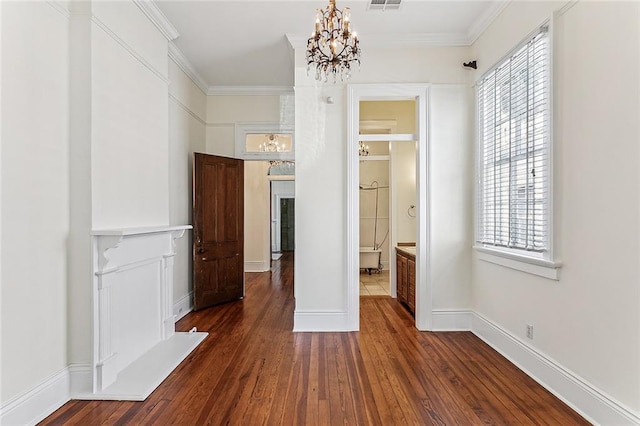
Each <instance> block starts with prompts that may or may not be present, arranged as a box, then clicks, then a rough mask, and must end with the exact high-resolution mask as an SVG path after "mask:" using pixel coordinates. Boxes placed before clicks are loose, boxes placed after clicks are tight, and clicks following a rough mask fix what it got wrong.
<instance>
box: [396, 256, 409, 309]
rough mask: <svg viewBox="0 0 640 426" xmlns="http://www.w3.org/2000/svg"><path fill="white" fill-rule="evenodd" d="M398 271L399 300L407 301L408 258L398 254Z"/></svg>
mask: <svg viewBox="0 0 640 426" xmlns="http://www.w3.org/2000/svg"><path fill="white" fill-rule="evenodd" d="M396 273H397V276H396V278H397V281H396V282H397V283H398V302H402V303H407V258H406V257H404V256H402V255H399V254H398V255H396Z"/></svg>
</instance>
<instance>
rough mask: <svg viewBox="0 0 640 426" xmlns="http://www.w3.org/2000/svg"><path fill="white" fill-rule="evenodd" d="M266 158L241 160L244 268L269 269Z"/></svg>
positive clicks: (259, 270) (254, 270)
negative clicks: (242, 167) (242, 170)
mask: <svg viewBox="0 0 640 426" xmlns="http://www.w3.org/2000/svg"><path fill="white" fill-rule="evenodd" d="M268 171H269V162H268V161H245V162H244V235H245V238H244V265H245V267H244V270H245V271H246V272H264V271H268V270H269V268H270V265H271V263H270V261H271V251H270V249H269V240H270V229H269V228H270V226H269V219H270V210H269V208H270V205H271V203H270V200H269V193H270V190H269V178H268V176H267V173H268Z"/></svg>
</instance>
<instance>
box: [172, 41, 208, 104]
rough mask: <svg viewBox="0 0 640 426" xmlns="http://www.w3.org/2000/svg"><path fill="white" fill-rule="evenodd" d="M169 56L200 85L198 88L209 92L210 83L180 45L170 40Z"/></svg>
mask: <svg viewBox="0 0 640 426" xmlns="http://www.w3.org/2000/svg"><path fill="white" fill-rule="evenodd" d="M169 58H170V59H171V60H173V62H175V63H176V65H178V67H180V69H181V70H182V71H184V73H185V74H186V75H187V76H188V77H189V78H190V79H191V81H193V83H194V84H195V85H196V86H198V88H199V89H200V90H201V91H202V93H204V94H205V95H206V94H207V91H208V89H209V85H208V84H207V83H206V82H205V81H204V79H203V78H202V77H201V76H200V74H198V72H197V71H196V70H195V68H193V65H191V62H189V60H188V59H187V57H186V56H184V54H183V53H182V51H181V50H180V49H178V46H176V45H175V44H174V43H173V42H169Z"/></svg>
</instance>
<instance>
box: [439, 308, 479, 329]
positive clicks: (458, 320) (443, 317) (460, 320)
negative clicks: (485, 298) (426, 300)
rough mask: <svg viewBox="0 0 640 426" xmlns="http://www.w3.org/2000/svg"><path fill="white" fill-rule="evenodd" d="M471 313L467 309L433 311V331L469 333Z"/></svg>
mask: <svg viewBox="0 0 640 426" xmlns="http://www.w3.org/2000/svg"><path fill="white" fill-rule="evenodd" d="M472 317H473V313H472V312H471V311H470V310H469V309H457V310H456V309H434V310H433V311H432V316H431V320H432V323H431V325H432V330H433V331H469V330H471V319H472Z"/></svg>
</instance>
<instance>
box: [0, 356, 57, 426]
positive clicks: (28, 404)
mask: <svg viewBox="0 0 640 426" xmlns="http://www.w3.org/2000/svg"><path fill="white" fill-rule="evenodd" d="M69 382H70V378H69V368H68V367H65V368H63V369H62V370H60V371H58V372H57V373H55V374H53V375H52V376H50V377H49V378H47V379H45V380H44V381H43V382H42V383H40V384H38V385H36V386H34V387H33V388H31V389H30V390H28V391H27V392H25V393H23V394H22V395H18V396H17V397H15V398H12V399H10V400H9V401H7V402H6V403H5V404H3V405H2V408H0V424H1V425H3V426H24V425H35V424H36V423H38V422H40V421H42V420H43V419H44V418H45V417H47V416H48V415H50V414H51V413H53V412H54V411H56V410H57V409H58V408H60V407H62V406H63V405H64V404H65V403H66V402H67V401H69V399H70V395H69V388H70V385H69Z"/></svg>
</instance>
